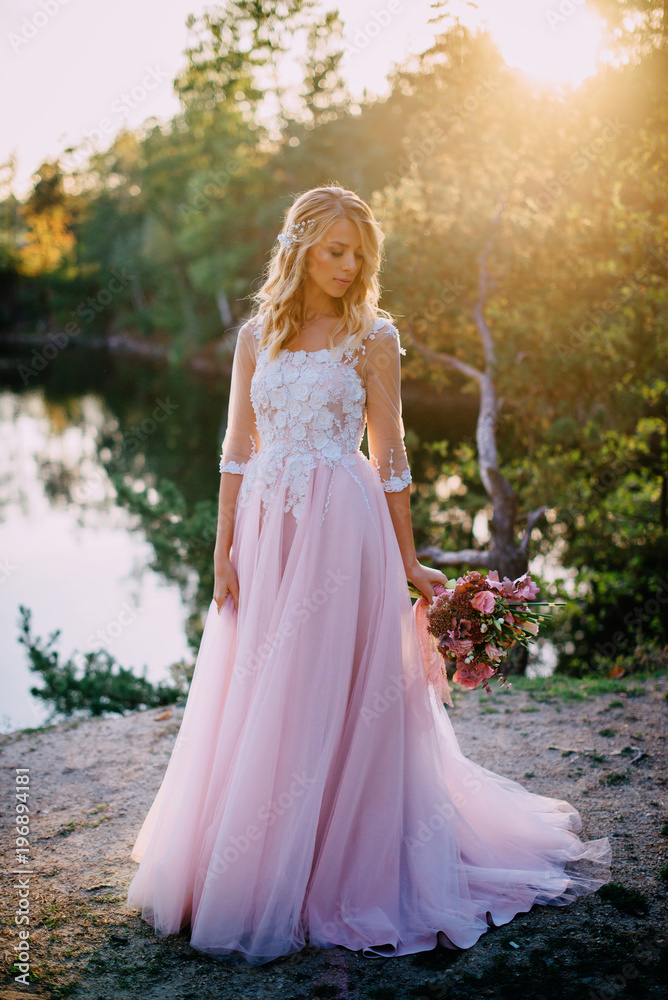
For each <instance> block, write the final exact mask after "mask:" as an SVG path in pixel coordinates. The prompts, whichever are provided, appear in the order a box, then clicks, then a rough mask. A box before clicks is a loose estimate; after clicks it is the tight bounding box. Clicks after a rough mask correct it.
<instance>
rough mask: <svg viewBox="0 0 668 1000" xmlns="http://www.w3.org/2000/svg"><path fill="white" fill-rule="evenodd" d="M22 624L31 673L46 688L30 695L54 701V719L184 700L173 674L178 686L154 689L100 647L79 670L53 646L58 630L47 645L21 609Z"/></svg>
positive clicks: (21, 639) (161, 685)
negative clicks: (64, 659) (37, 675)
mask: <svg viewBox="0 0 668 1000" xmlns="http://www.w3.org/2000/svg"><path fill="white" fill-rule="evenodd" d="M19 611H20V613H21V620H20V622H19V628H20V630H21V635H20V636H19V642H20V643H22V645H24V646H25V647H26V649H27V651H28V657H29V659H30V669H31V670H32V671H34V672H35V673H37V674H39V675H40V677H41V679H42V681H43V685H44V686H43V687H41V688H38V687H31V689H30V693H31V694H32V695H34V696H35V697H36V698H41V699H42V700H43V701H46V702H51V704H52V706H53V709H52V712H51V716H50V721H52V720H53V719H54V718H55V717H56V716H58V715H62V716H71V715H73V714H75V713H83V714H84V715H89V716H99V715H102V714H103V713H105V712H116V713H118V714H121V715H122V714H124V713H125V712H126V711H128V710H132V709H135V708H155V707H157V706H159V705H171V704H173V703H174V702H175V701H178V699H179V698H181V697H183V695H184V693H185V692H184V690H183V686H182V684H179V683H178V680H179V678H178V676H177V675H176V674H175V673H174V672H173V676H174V677H175V680H177V684H176V686H171V685H168V684H165V683H164V682H162V681H161V682H160V683H159V684H157V685H155V684H152V683H151V681H148V680H147V679H146V676H145V674H146V667H144V670H143V676H142V677H138V676H136V674H134V673H133V672H132V670H131V669H128V668H127V667H121V666H119V665H118V663H117V661H116V660H115V658H114V657H113V656H112V655H111V654H110V653H108V652H107V650H104V649H101V650H96V651H95V652H89V653H84V654H83V664H82V666H80V667H77V665H76V664H75V662H74V660H73V658H72V657H70V659H68V660H66V661H65V662H64V663H61V662H60V659H59V656H58V653H57V652H56V651H55V650H54V649H53V648H52V647H53V646H54V644H55V642H56V640H57V638H58V636H59V635H60V629H57V630H56V631H55V632H52V633H51V635H50V637H49V639H48V641H45V640H43V639H39V638H35V637H33V635H32V632H31V626H30V619H31V617H32V612H31V611H30V610H29V609H28V608H26V607H24V606H23V605H22V604H21V605H19Z"/></svg>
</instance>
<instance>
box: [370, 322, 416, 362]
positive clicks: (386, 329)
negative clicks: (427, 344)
mask: <svg viewBox="0 0 668 1000" xmlns="http://www.w3.org/2000/svg"><path fill="white" fill-rule="evenodd" d="M365 339H366V340H367V341H375V342H376V343H381V342H383V341H388V340H394V341H396V342H397V344H399V353H400V354H405V353H406V349H405V348H404V347H401V345H400V343H399V331H398V330H397V328H396V326H395V325H394V323H393V322H392V321H391V320H390V319H388V318H387V316H381V315H377V316H376V320H375V322H374V324H373V326H372V327H371V330H370V331H369V333H368V334H367V336H366V338H365Z"/></svg>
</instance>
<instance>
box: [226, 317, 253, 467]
mask: <svg viewBox="0 0 668 1000" xmlns="http://www.w3.org/2000/svg"><path fill="white" fill-rule="evenodd" d="M255 357H256V354H255V337H254V332H253V323H252V320H249V321H248V322H246V323H244V324H243V326H242V327H241V329H240V330H239V334H238V336H237V342H236V345H235V348H234V359H233V361H232V377H231V379H230V400H229V405H228V409H227V429H226V431H225V437H224V439H223V444H222V449H221V455H220V465H219V468H220V471H221V472H235V473H239V474H241V475H243V472H244V470H245V468H246V465H247V463H248V460H249V458H250V457H251V455H254V454H255V452H256V450H257V447H258V445H259V443H260V436H259V434H258V430H257V425H256V423H255V411H254V409H253V404H252V402H251V396H250V384H251V378H252V377H253V372H254V371H255Z"/></svg>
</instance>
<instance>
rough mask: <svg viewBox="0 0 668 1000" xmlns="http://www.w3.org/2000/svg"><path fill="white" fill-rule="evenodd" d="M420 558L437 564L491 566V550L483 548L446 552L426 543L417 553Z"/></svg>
mask: <svg viewBox="0 0 668 1000" xmlns="http://www.w3.org/2000/svg"><path fill="white" fill-rule="evenodd" d="M417 557H418V559H431V561H432V562H433V563H435V564H436V565H437V566H461V565H462V564H463V563H467V564H468V565H469V566H487V567H489V552H483V551H482V550H481V549H460V551H459V552H445V551H444V550H443V549H439V548H438V546H436V545H425V547H424V548H422V549H420V550H419V552H418V553H417Z"/></svg>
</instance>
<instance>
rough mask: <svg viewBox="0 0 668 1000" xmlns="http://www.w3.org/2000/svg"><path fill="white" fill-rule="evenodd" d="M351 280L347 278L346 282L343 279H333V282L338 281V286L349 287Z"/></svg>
mask: <svg viewBox="0 0 668 1000" xmlns="http://www.w3.org/2000/svg"><path fill="white" fill-rule="evenodd" d="M352 280H353V279H352V278H349V279H348V280H347V281H346V280H344V279H343V278H334V281H338V283H339V284H340V285H349V284H350V282H351V281H352Z"/></svg>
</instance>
